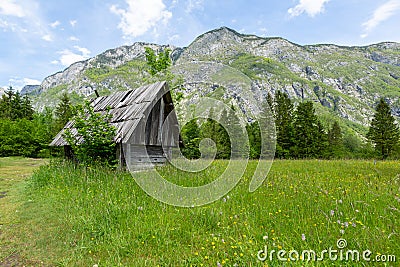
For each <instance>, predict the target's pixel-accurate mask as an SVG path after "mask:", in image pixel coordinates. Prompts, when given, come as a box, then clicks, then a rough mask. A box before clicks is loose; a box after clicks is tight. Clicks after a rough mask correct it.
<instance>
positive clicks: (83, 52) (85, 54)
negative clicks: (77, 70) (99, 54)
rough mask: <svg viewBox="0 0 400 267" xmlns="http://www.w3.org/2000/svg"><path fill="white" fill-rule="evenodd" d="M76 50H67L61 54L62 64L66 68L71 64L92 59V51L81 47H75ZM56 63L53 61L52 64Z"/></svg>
mask: <svg viewBox="0 0 400 267" xmlns="http://www.w3.org/2000/svg"><path fill="white" fill-rule="evenodd" d="M74 49H75V50H76V51H75V52H73V51H71V50H69V49H65V50H62V51H60V52H59V54H61V56H60V63H61V64H62V65H64V66H70V65H71V64H73V63H75V62H78V61H82V60H85V59H88V58H89V57H90V53H91V52H90V51H89V49H87V48H84V47H80V46H77V45H76V46H74ZM53 62H54V64H56V63H55V61H52V63H53Z"/></svg>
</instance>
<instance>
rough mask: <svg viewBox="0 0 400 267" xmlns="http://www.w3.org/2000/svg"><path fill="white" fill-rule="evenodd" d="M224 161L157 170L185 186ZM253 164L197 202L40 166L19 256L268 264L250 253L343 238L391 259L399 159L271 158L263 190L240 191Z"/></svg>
mask: <svg viewBox="0 0 400 267" xmlns="http://www.w3.org/2000/svg"><path fill="white" fill-rule="evenodd" d="M225 166H226V162H224V161H215V162H214V163H213V165H212V166H211V167H210V168H211V169H209V170H206V171H204V172H201V173H199V174H190V175H188V174H186V175H183V174H182V173H179V172H176V171H175V170H173V169H172V167H170V166H166V167H163V168H161V169H160V173H163V174H164V175H167V176H168V179H169V180H170V181H172V182H175V183H177V184H182V185H185V186H189V185H190V186H193V185H198V184H202V183H204V181H207V182H209V181H211V180H212V179H214V178H213V173H220V172H221V171H223V169H224V168H225ZM255 166H256V162H255V161H254V162H253V161H252V162H250V164H249V166H248V169H247V171H246V173H245V175H244V177H243V179H242V180H241V182H240V183H239V184H238V186H237V187H236V188H235V189H234V190H232V191H231V192H230V193H229V194H228V195H226V196H225V197H223V198H222V199H221V200H219V201H217V202H215V203H212V204H210V205H207V206H203V207H198V208H177V207H173V206H168V205H166V204H163V203H160V202H158V201H156V200H154V199H152V198H151V197H149V196H148V195H146V194H145V193H144V192H143V191H142V190H141V189H140V188H139V187H138V186H137V185H136V183H135V181H134V179H133V178H132V176H131V174H129V173H125V172H115V171H110V170H107V169H102V168H94V169H90V168H80V167H75V166H73V165H69V164H62V163H57V164H51V165H49V166H44V167H41V168H40V170H39V171H37V172H36V173H35V174H34V175H33V177H32V179H31V181H30V186H29V188H28V193H29V198H30V199H31V200H32V201H31V204H29V205H28V204H27V205H26V208H25V209H24V210H23V211H22V215H21V216H32V208H34V209H33V210H35V211H36V212H37V213H36V214H38V216H39V217H40V216H41V215H43V216H45V219H41V218H31V222H32V224H33V225H36V228H35V229H37V230H36V231H37V233H36V236H35V239H34V240H35V245H34V246H33V247H31V248H28V250H27V252H26V253H31V255H36V256H35V257H40V258H41V260H43V261H44V262H47V263H48V264H57V265H60V266H93V265H95V264H98V266H158V265H159V266H218V265H222V266H263V265H264V264H268V265H272V266H275V265H281V264H282V262H280V261H278V260H277V259H276V257H275V259H274V261H272V262H270V261H265V262H261V261H259V260H258V259H257V253H258V251H259V250H262V249H264V247H265V246H268V249H269V250H272V249H275V250H280V249H285V250H286V251H289V250H292V249H296V250H298V251H302V250H306V249H313V250H315V251H322V250H324V249H328V248H329V247H334V248H335V247H336V242H337V240H338V239H339V238H344V239H346V240H347V243H348V244H347V248H349V249H352V250H360V251H363V250H366V249H369V250H370V251H372V252H373V256H372V257H374V256H375V255H377V254H391V255H397V261H400V236H399V233H400V210H399V209H400V178H399V173H400V167H399V162H395V161H392V162H389V161H388V162H377V163H376V164H374V163H373V162H372V161H371V162H369V161H317V160H302V161H275V162H274V164H273V166H272V169H271V171H270V174H269V175H268V178H267V180H266V182H265V183H264V184H263V186H262V187H261V188H259V189H258V190H257V191H255V192H254V193H249V192H248V185H249V179H250V177H251V175H252V173H253V172H254V169H255ZM135 175H140V173H137V174H135ZM188 181H191V182H188ZM50 237H51V238H52V240H54V241H52V242H49V238H50ZM37 251H41V253H37ZM49 251H52V252H51V253H49ZM292 264H294V265H295V266H304V265H305V264H307V263H305V262H302V261H297V262H295V263H293V262H292ZM363 264H365V262H363V261H360V262H353V261H347V262H343V261H336V262H331V261H330V260H329V259H327V260H325V261H321V262H310V263H309V265H310V266H328V265H329V266H330V265H336V266H340V265H348V266H363ZM389 266H395V263H392V264H389Z"/></svg>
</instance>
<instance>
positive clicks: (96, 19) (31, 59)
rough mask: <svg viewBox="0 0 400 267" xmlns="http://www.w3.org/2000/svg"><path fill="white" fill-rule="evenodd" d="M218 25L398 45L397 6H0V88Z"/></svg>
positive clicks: (241, 1) (289, 2) (285, 0)
mask: <svg viewBox="0 0 400 267" xmlns="http://www.w3.org/2000/svg"><path fill="white" fill-rule="evenodd" d="M221 26H228V27H230V28H233V29H235V30H236V31H238V32H241V33H248V34H256V35H259V36H265V37H269V36H280V37H284V38H286V39H288V40H290V41H292V42H295V43H298V44H316V43H334V44H339V45H367V44H372V43H377V42H382V41H395V42H400V30H399V29H400V0H279V1H278V0H276V1H268V0H247V1H245V0H236V1H228V0H219V1H212V0H189V1H183V0H103V1H100V0H85V1H82V0H68V1H64V0H59V1H51V0H1V1H0V87H3V88H5V87H8V86H9V85H12V86H13V87H14V88H21V87H22V86H23V85H25V84H39V83H40V82H41V81H42V80H43V79H44V78H45V77H46V76H48V75H51V74H53V73H55V72H57V71H62V70H63V69H65V68H66V67H67V66H69V65H70V64H71V63H73V62H75V61H79V60H83V59H86V58H89V57H92V56H95V55H97V54H99V53H101V52H103V51H105V50H107V49H109V48H115V47H118V46H121V45H129V44H132V43H134V42H137V41H143V42H154V43H159V44H173V45H176V46H187V45H189V44H190V42H192V41H193V40H194V38H195V37H197V36H198V35H200V34H202V33H204V32H206V31H208V30H211V29H215V28H219V27H221Z"/></svg>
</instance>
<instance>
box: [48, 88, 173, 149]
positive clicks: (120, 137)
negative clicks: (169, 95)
mask: <svg viewBox="0 0 400 267" xmlns="http://www.w3.org/2000/svg"><path fill="white" fill-rule="evenodd" d="M166 92H168V85H167V83H166V82H165V81H164V82H157V83H154V84H150V85H145V86H141V87H139V88H137V89H133V90H129V91H121V92H116V93H113V94H111V95H108V96H101V97H98V98H96V99H93V100H92V101H91V105H92V106H93V108H94V111H95V112H100V113H102V114H105V113H106V112H107V109H110V114H111V116H112V119H111V125H113V126H115V128H116V135H115V138H114V141H115V142H117V143H118V142H123V143H124V142H127V140H128V139H129V136H130V135H131V134H132V133H133V131H134V130H135V128H136V126H137V125H138V124H139V122H140V120H141V119H142V118H143V116H145V112H146V111H147V109H149V108H152V104H153V103H154V102H155V101H158V100H159V99H160V97H161V96H163V95H164V94H165V93H166ZM66 129H70V131H71V132H72V134H75V135H76V133H77V131H76V129H75V128H74V122H73V121H69V122H68V123H67V124H66V125H65V126H64V128H63V129H62V130H61V131H60V132H59V133H58V134H57V135H56V137H55V138H54V140H53V141H52V142H51V143H50V146H65V145H68V142H67V141H66V140H65V139H64V138H63V134H64V131H65V130H66Z"/></svg>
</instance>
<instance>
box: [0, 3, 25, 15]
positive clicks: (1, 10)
mask: <svg viewBox="0 0 400 267" xmlns="http://www.w3.org/2000/svg"><path fill="white" fill-rule="evenodd" d="M0 14H2V15H6V16H14V17H19V18H22V17H25V16H26V13H25V11H24V9H23V8H22V7H21V6H20V5H18V4H17V3H16V1H14V0H1V2H0Z"/></svg>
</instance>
